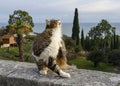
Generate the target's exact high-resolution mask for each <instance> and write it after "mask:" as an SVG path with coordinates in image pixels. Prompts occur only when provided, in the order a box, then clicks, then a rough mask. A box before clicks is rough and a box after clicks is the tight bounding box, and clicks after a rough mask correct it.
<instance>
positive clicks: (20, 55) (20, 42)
mask: <svg viewBox="0 0 120 86" xmlns="http://www.w3.org/2000/svg"><path fill="white" fill-rule="evenodd" d="M17 36H18V48H19V58H20V60H23V36H22V34H17Z"/></svg>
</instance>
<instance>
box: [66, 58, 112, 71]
mask: <svg viewBox="0 0 120 86" xmlns="http://www.w3.org/2000/svg"><path fill="white" fill-rule="evenodd" d="M68 63H69V64H74V65H76V66H77V68H79V69H89V70H98V71H104V72H113V71H114V70H113V69H114V67H113V66H112V65H110V64H105V63H100V65H99V66H98V67H96V68H95V67H94V65H93V63H92V62H91V61H88V60H86V58H85V57H77V58H76V59H73V60H69V61H68Z"/></svg>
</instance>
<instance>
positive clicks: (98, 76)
mask: <svg viewBox="0 0 120 86" xmlns="http://www.w3.org/2000/svg"><path fill="white" fill-rule="evenodd" d="M66 71H67V72H69V73H70V74H71V78H70V79H67V78H61V77H58V76H57V75H55V74H53V73H49V74H48V75H47V76H43V75H40V74H39V73H38V69H37V67H36V65H35V64H32V63H26V62H15V61H7V60H0V86H120V74H115V73H106V72H100V71H92V70H84V69H74V70H66Z"/></svg>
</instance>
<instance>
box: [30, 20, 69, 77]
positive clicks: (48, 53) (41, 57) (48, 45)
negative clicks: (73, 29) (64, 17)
mask: <svg viewBox="0 0 120 86" xmlns="http://www.w3.org/2000/svg"><path fill="white" fill-rule="evenodd" d="M61 37H62V33H61V22H60V21H59V20H50V21H48V20H46V29H45V30H44V31H43V32H42V33H41V34H38V36H37V37H36V39H35V40H34V42H33V44H32V55H33V57H34V59H35V61H36V63H37V66H38V69H39V70H40V73H41V74H44V75H46V74H47V70H48V69H47V68H49V69H51V70H52V71H53V72H55V73H56V74H58V75H59V76H61V77H66V78H70V74H69V73H66V72H64V71H63V70H62V69H61V68H60V67H59V65H60V64H62V63H61V62H63V61H62V58H61V56H60V54H61V53H63V52H62V51H63V50H62V49H63V48H62V47H63V41H62V38H61ZM62 55H63V54H62ZM57 57H58V59H57ZM59 60H61V61H59ZM64 60H65V61H66V59H65V58H64Z"/></svg>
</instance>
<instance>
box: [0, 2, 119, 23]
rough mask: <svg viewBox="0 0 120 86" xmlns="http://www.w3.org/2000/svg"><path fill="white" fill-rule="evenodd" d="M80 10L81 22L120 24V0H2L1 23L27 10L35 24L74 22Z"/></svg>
mask: <svg viewBox="0 0 120 86" xmlns="http://www.w3.org/2000/svg"><path fill="white" fill-rule="evenodd" d="M75 8H78V11H79V22H99V21H100V20H101V19H107V20H108V21H109V22H120V0H0V22H5V23H7V22H8V19H9V14H13V11H14V10H18V9H21V10H25V11H27V12H29V14H30V15H31V16H32V17H33V20H34V22H37V23H41V22H45V19H60V20H61V21H62V22H73V16H74V10H75Z"/></svg>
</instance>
